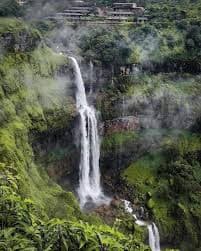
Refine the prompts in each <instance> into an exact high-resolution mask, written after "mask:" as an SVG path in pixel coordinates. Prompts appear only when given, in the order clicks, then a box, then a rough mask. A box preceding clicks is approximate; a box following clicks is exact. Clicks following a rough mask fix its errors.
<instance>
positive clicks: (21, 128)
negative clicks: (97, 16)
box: [0, 19, 149, 251]
mask: <svg viewBox="0 0 201 251" xmlns="http://www.w3.org/2000/svg"><path fill="white" fill-rule="evenodd" d="M7 21H10V22H9V23H7ZM0 22H1V24H2V26H1V36H2V37H3V36H4V35H5V31H6V30H9V32H10V33H11V34H12V37H13V38H14V40H15V43H13V44H10V45H9V48H8V49H7V50H5V51H4V52H3V57H2V58H1V59H0V63H1V64H0V122H1V123H0V160H1V164H0V193H1V196H0V210H1V214H0V228H1V233H0V238H1V241H0V250H41V251H42V250H52V251H57V250H76V251H77V250H83V251H84V250H94V251H95V250H97V251H98V250H100V249H101V250H108V251H109V250H111V251H112V250H122V251H123V250H128V251H132V250H133V251H135V250H140V251H145V250H149V248H148V247H147V246H145V245H143V244H142V243H141V241H140V238H138V237H136V236H134V235H133V234H130V235H127V236H126V235H124V234H123V233H121V232H120V231H118V229H117V228H116V226H114V227H109V226H107V225H104V224H103V223H102V221H101V220H100V219H99V218H98V217H97V216H96V215H95V214H93V213H92V214H90V215H87V214H84V213H82V212H81V211H80V208H79V205H78V202H77V200H76V199H75V197H74V195H73V194H72V193H71V192H66V191H64V190H63V189H62V188H61V187H60V186H59V185H58V184H56V183H55V182H54V181H53V180H51V179H50V177H48V175H47V173H46V171H45V166H42V165H39V164H38V160H37V159H35V158H36V157H37V156H36V155H35V154H34V151H33V148H32V145H33V144H34V143H36V142H37V140H38V135H41V134H42V133H44V134H45V133H46V135H48V134H51V133H52V132H54V133H55V132H57V131H59V130H62V129H65V130H68V128H69V127H70V125H71V121H72V120H73V119H74V116H75V105H74V101H73V99H72V98H71V97H70V96H69V95H67V91H68V90H67V89H66V88H67V86H68V85H67V83H66V82H65V80H64V79H62V78H59V77H58V74H57V72H58V71H59V70H60V69H61V68H62V67H63V66H64V65H65V66H68V60H67V59H66V58H65V57H63V56H61V55H58V54H56V53H54V52H53V51H52V50H51V49H49V48H48V47H47V46H46V45H45V44H44V43H43V42H42V41H41V39H40V37H41V36H40V34H39V33H38V32H37V31H36V30H34V29H31V28H30V27H29V26H26V25H24V24H23V22H21V21H18V20H10V19H1V20H0ZM22 33H23V34H25V36H26V35H27V37H26V43H25V46H26V48H24V47H23V46H21V45H22V43H23V41H20V40H18V37H19V34H22ZM36 34H37V36H36ZM34 39H36V41H37V43H35V45H34V46H33V47H32V44H31V41H32V40H34ZM16 46H17V47H16ZM15 48H17V50H16V49H15ZM62 154H63V153H60V152H59V153H56V156H55V155H54V156H52V157H53V159H54V160H55V159H56V158H59V155H62ZM39 162H40V161H39Z"/></svg>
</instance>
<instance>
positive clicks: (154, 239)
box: [123, 200, 161, 251]
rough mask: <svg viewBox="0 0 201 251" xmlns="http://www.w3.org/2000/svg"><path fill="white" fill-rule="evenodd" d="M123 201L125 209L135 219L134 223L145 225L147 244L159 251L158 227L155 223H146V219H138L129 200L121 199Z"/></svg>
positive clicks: (153, 250)
mask: <svg viewBox="0 0 201 251" xmlns="http://www.w3.org/2000/svg"><path fill="white" fill-rule="evenodd" d="M123 202H124V208H125V211H126V212H128V213H129V214H132V215H133V217H134V219H135V223H136V224H137V225H138V226H141V227H145V226H146V227H147V229H148V232H149V246H150V248H151V250H152V251H160V250H161V249H160V235H159V231H158V228H157V226H156V224H155V223H153V222H152V223H148V222H146V221H142V220H138V219H137V217H136V215H135V214H133V209H132V207H131V203H130V201H127V200H123Z"/></svg>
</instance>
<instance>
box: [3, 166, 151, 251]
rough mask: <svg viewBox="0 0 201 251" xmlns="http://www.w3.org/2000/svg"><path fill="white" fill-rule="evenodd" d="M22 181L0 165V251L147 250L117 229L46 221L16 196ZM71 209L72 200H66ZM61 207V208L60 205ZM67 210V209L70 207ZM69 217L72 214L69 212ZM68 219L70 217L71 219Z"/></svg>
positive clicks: (31, 204)
mask: <svg viewBox="0 0 201 251" xmlns="http://www.w3.org/2000/svg"><path fill="white" fill-rule="evenodd" d="M22 182H23V181H22V180H21V176H19V175H18V171H17V170H16V169H15V168H13V167H10V166H5V165H4V164H0V193H1V197H0V208H1V215H0V222H1V233H0V236H1V242H0V249H1V250H2V251H3V250H5V251H7V250H38V251H39V250H41V251H44V250H53V251H57V250H83V251H84V250H94V251H95V250H97V251H98V250H100V249H104V250H111V251H112V250H122V251H123V250H128V251H135V250H140V251H145V250H149V249H148V248H147V247H146V246H144V245H143V244H140V243H138V242H137V241H135V240H134V239H133V236H132V235H130V236H127V237H126V236H125V235H123V234H122V233H120V232H118V230H117V229H116V228H110V227H108V226H105V225H101V224H99V226H96V225H90V224H88V223H84V222H82V221H75V220H74V221H66V220H65V219H56V218H53V219H51V220H48V219H45V218H44V216H43V215H41V216H40V217H39V213H40V214H41V211H40V210H38V208H37V206H38V205H37V204H35V203H34V202H33V201H32V200H30V199H26V198H25V199H24V198H22V197H21V196H20V195H19V194H20V191H19V186H20V184H21V183H22ZM65 200H66V202H68V203H69V204H70V205H71V206H72V202H73V200H72V198H71V200H69V198H68V197H67V196H65ZM62 206H64V205H62ZM69 207H70V206H69ZM69 214H70V215H72V212H69ZM70 215H69V216H70Z"/></svg>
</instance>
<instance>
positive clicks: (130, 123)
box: [104, 116, 139, 134]
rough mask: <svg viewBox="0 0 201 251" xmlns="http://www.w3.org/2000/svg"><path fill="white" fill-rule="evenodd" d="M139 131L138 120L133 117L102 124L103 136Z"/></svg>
mask: <svg viewBox="0 0 201 251" xmlns="http://www.w3.org/2000/svg"><path fill="white" fill-rule="evenodd" d="M138 129H139V119H138V118H137V117H135V116H126V117H120V118H116V119H113V120H108V121H106V122H105V124H104V130H105V134H112V133H115V132H124V131H135V130H138Z"/></svg>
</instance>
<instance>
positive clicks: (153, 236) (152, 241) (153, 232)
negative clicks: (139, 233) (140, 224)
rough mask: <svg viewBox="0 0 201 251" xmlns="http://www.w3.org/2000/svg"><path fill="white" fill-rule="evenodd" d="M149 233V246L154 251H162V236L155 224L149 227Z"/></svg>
mask: <svg viewBox="0 0 201 251" xmlns="http://www.w3.org/2000/svg"><path fill="white" fill-rule="evenodd" d="M147 228H148V231H149V246H150V248H151V250H152V251H160V236H159V232H158V228H157V226H156V225H155V223H152V224H149V225H148V226H147Z"/></svg>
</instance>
